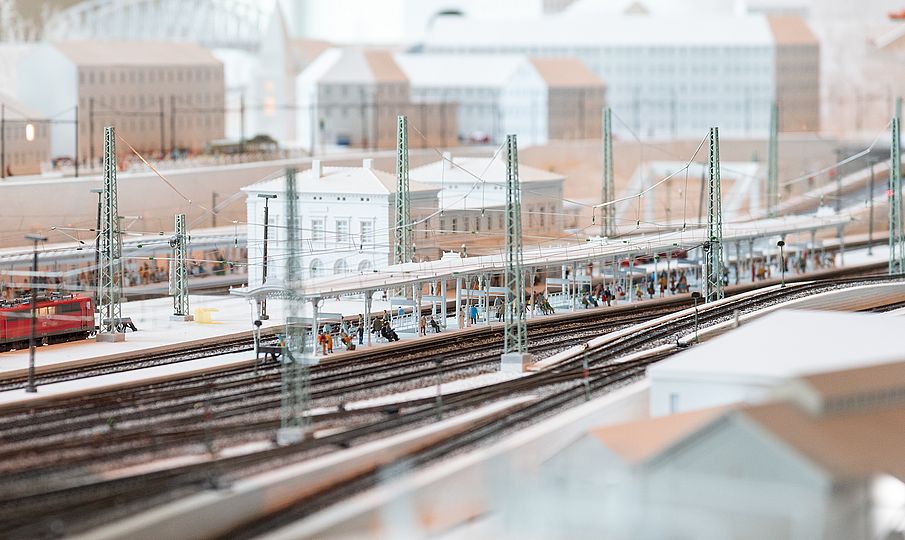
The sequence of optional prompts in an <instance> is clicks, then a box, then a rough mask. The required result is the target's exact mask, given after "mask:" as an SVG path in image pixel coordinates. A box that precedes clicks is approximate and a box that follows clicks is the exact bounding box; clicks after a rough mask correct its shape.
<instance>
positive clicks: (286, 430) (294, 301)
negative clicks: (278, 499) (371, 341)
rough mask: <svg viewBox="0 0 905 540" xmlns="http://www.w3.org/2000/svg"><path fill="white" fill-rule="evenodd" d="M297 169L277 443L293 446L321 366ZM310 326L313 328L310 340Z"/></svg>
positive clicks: (289, 225) (290, 204)
mask: <svg viewBox="0 0 905 540" xmlns="http://www.w3.org/2000/svg"><path fill="white" fill-rule="evenodd" d="M295 174H296V172H295V169H292V168H290V169H287V170H286V248H287V252H288V253H287V255H288V256H287V257H286V282H285V283H286V288H287V289H288V291H289V292H290V294H288V295H287V298H286V299H285V300H284V301H285V312H286V327H285V333H284V337H283V343H282V346H283V354H282V355H281V356H280V359H281V360H282V376H281V388H280V429H279V431H277V443H278V444H280V445H287V444H293V443H297V442H300V441H302V440H303V439H304V438H305V435H306V434H307V432H308V428H309V424H310V418H309V416H308V415H307V411H308V406H309V402H310V397H311V393H310V386H309V377H308V375H309V372H308V370H309V368H310V366H312V365H314V364H316V363H317V361H316V360H315V356H314V350H313V347H314V346H315V342H314V336H316V335H317V319H316V318H315V317H312V319H311V321H310V323H308V321H306V320H305V319H304V318H302V316H301V315H302V307H303V300H302V298H303V296H304V295H303V292H304V291H303V289H302V271H301V269H302V260H301V259H302V246H301V234H300V232H301V229H300V227H299V223H300V222H301V220H300V219H299V212H298V198H299V197H298V191H297V189H296V180H295ZM308 327H310V328H311V336H312V339H311V340H310V343H311V348H309V340H308V339H307V333H308V332H307V330H308Z"/></svg>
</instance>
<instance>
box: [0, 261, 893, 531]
mask: <svg viewBox="0 0 905 540" xmlns="http://www.w3.org/2000/svg"><path fill="white" fill-rule="evenodd" d="M872 271H874V270H873V269H871V268H864V267H860V268H856V269H854V270H852V269H839V270H835V271H833V272H834V273H835V274H836V275H837V276H840V277H835V278H832V279H829V278H826V279H821V280H818V281H804V282H803V283H799V284H794V285H793V284H790V285H788V286H787V287H786V288H779V287H776V286H772V287H768V288H766V289H764V290H762V291H758V290H749V291H748V292H744V291H745V290H747V289H750V288H751V287H750V286H748V287H739V288H738V290H737V291H732V292H736V293H738V294H737V296H734V297H733V296H727V298H726V300H724V301H722V302H720V303H718V304H717V305H714V306H704V305H702V306H700V309H699V313H698V315H697V317H696V316H695V314H694V313H693V312H692V311H691V310H689V309H687V308H688V307H689V306H690V305H691V298H690V297H689V296H688V295H677V296H674V297H670V298H668V299H665V300H664V301H653V302H649V303H642V304H639V305H633V306H623V307H618V308H609V309H608V308H599V309H594V310H587V311H581V312H576V313H570V314H562V315H554V316H549V317H540V318H535V319H532V320H531V321H530V322H529V325H528V328H529V347H530V350H531V351H532V353H533V354H534V355H535V358H536V359H538V360H543V359H544V358H548V357H551V356H553V355H557V354H558V353H563V351H565V350H567V349H569V348H570V347H573V346H574V345H576V344H579V343H583V342H586V341H588V340H590V339H592V338H595V337H597V336H601V335H605V334H612V333H613V332H617V331H625V332H627V333H625V334H624V335H621V337H618V338H617V339H614V340H612V341H610V342H607V343H605V344H603V345H600V346H591V347H588V348H587V350H586V352H585V353H583V354H578V355H575V354H573V355H571V356H570V355H568V354H566V355H565V357H564V359H563V360H562V361H560V362H558V363H556V364H555V365H551V366H546V367H545V368H542V369H541V370H539V371H537V372H534V373H526V374H524V375H522V376H519V377H514V378H510V379H508V380H502V381H495V382H489V383H487V384H484V385H481V386H478V387H474V388H468V389H463V390H459V391H455V392H450V393H444V394H443V395H442V400H441V401H438V398H437V397H434V396H432V397H422V398H417V399H402V398H400V399H396V400H394V399H393V398H392V396H393V394H397V393H400V392H405V391H407V390H411V389H415V388H423V387H430V386H431V385H433V384H438V383H439V382H443V383H447V382H450V381H453V380H456V379H462V378H468V377H475V376H480V375H482V374H484V375H486V374H489V373H492V372H495V371H497V370H498V369H499V358H500V353H501V351H502V347H501V344H500V337H501V332H502V329H501V327H500V326H499V325H488V326H478V327H475V328H471V329H467V330H462V331H459V333H454V334H440V335H437V336H431V337H428V338H422V339H419V340H412V341H405V342H399V343H395V344H388V345H384V346H380V347H374V348H371V349H367V350H362V351H355V352H350V353H343V354H341V355H337V356H336V357H334V358H330V359H329V360H328V361H325V362H323V363H322V364H320V365H317V366H314V367H312V368H311V369H310V375H309V387H310V390H309V391H310V399H311V402H310V414H309V420H310V422H311V426H310V430H311V433H313V437H310V438H307V439H306V440H304V441H303V442H300V443H297V444H292V445H288V446H274V445H273V444H272V439H273V433H274V430H275V429H276V428H278V427H279V426H280V418H279V410H280V370H279V366H278V365H277V364H276V363H274V362H264V363H261V364H259V365H255V362H254V361H253V360H248V361H247V362H244V363H243V364H241V365H232V366H230V367H227V368H223V369H217V370H210V371H207V372H204V373H199V374H192V375H188V376H184V377H177V376H174V377H173V378H172V379H170V380H165V381H159V380H157V381H153V382H150V383H144V382H142V381H141V379H137V380H135V381H133V382H130V383H128V384H122V385H120V386H119V387H116V388H111V389H99V390H97V391H93V392H86V393H84V394H83V395H77V396H61V397H58V398H55V397H53V396H47V397H44V398H42V399H40V400H38V401H35V402H22V403H19V404H15V403H12V404H6V405H4V406H3V407H2V408H0V434H2V435H0V456H2V457H3V460H2V463H3V465H2V467H0V493H2V495H0V522H2V523H4V534H5V535H9V536H11V537H54V536H59V535H62V534H66V535H71V534H76V533H80V532H85V531H88V530H90V529H91V528H92V527H96V526H100V525H103V524H104V523H108V522H110V521H111V520H115V519H118V518H123V517H125V516H128V515H130V514H132V513H134V512H137V511H140V510H146V509H148V508H151V507H153V506H155V505H159V504H163V503H165V502H168V501H172V500H176V499H178V498H180V497H185V496H187V495H189V494H192V493H197V492H199V491H203V490H206V489H226V488H227V486H229V485H230V484H232V483H233V482H235V481H237V480H240V479H241V478H244V477H248V476H251V475H255V474H259V473H261V472H262V471H266V470H271V469H274V468H278V467H280V466H281V465H286V464H288V463H295V462H299V461H304V460H309V459H312V458H315V457H317V456H323V455H325V454H327V453H330V452H332V451H336V450H338V449H343V448H350V447H355V446H359V445H361V444H363V443H365V442H367V441H372V440H375V439H381V438H385V437H388V436H390V435H392V434H394V433H400V432H402V431H404V430H409V429H413V428H415V427H418V426H424V425H426V424H430V423H431V422H434V421H436V420H437V419H438V418H440V417H444V418H445V417H451V416H455V415H458V414H460V413H464V412H467V411H470V410H476V409H478V408H480V407H482V406H484V405H486V404H488V403H492V402H494V401H498V400H501V399H504V398H511V397H514V396H531V400H530V401H529V402H527V403H525V404H522V405H520V406H519V407H518V408H517V409H516V410H514V411H512V412H510V413H509V414H507V415H505V416H503V417H494V418H489V419H486V420H484V421H482V422H479V423H478V424H476V425H474V426H472V427H470V428H469V429H467V430H466V431H464V432H462V433H459V434H458V435H457V436H455V437H451V438H449V439H448V440H443V441H441V442H439V443H437V444H434V445H431V446H430V447H428V448H425V449H423V450H421V451H419V452H415V453H413V454H411V455H408V456H405V457H404V458H402V459H400V460H397V463H395V464H394V466H401V467H405V468H415V467H418V466H421V465H424V464H427V463H430V462H432V461H434V460H437V459H440V458H442V457H443V456H446V455H450V454H452V453H455V452H458V451H463V450H467V449H470V448H473V447H475V446H479V445H482V444H487V443H488V442H490V441H493V440H496V439H498V438H499V437H501V436H503V435H505V434H506V433H509V432H511V431H512V430H515V429H518V428H520V427H523V426H525V425H528V424H530V423H532V422H535V421H539V420H541V419H543V418H545V417H547V416H548V415H550V414H552V413H555V412H556V411H559V410H562V409H563V408H564V407H568V406H570V404H574V403H580V402H583V401H584V400H585V399H587V398H588V397H590V396H596V395H600V394H601V393H605V392H607V391H608V390H611V389H612V388H615V387H619V386H620V385H621V384H625V383H626V382H630V381H633V380H636V379H637V378H638V377H640V376H642V375H643V373H644V371H645V369H646V367H647V366H648V365H650V364H651V363H654V362H656V361H658V360H660V359H661V358H663V357H665V356H667V355H670V354H672V353H673V352H675V351H677V350H679V348H678V347H676V346H675V345H676V344H677V343H678V340H680V339H681V338H687V337H688V336H689V335H690V334H693V333H694V331H695V320H697V324H698V325H699V327H700V328H701V329H706V328H707V327H710V326H713V325H717V324H719V323H725V322H726V321H730V320H732V318H733V317H737V316H738V315H739V314H742V315H744V314H746V313H751V312H754V311H757V310H761V309H764V308H767V307H769V306H773V305H776V304H779V303H783V302H788V301H791V300H795V299H801V298H806V297H810V296H813V295H816V294H819V293H823V292H826V291H831V290H841V289H846V288H852V287H858V286H864V285H874V284H883V283H891V282H892V283H895V282H897V281H899V278H898V277H896V276H892V277H885V276H884V277H880V276H867V277H841V276H844V275H846V274H848V275H856V276H857V275H861V274H865V273H871V272H872ZM804 279H806V278H805V277H800V278H799V280H801V281H803V280H804ZM790 281H791V280H790ZM901 303H902V299H897V300H895V301H894V302H892V301H891V306H890V308H892V307H897V306H899V305H900V304H901ZM871 309H882V307H881V306H875V307H873V308H871ZM658 321H660V322H658ZM642 323H644V324H643V325H642V327H641V329H640V330H638V331H631V328H632V327H633V325H639V324H642ZM247 341H248V338H246V339H245V344H243V343H242V341H241V340H236V341H229V342H226V343H222V344H218V345H216V346H211V347H210V348H209V349H205V350H199V349H198V348H193V349H191V350H189V351H182V352H168V353H167V354H166V355H161V356H160V357H159V358H143V359H133V360H126V359H123V360H119V361H117V362H116V363H113V364H111V365H105V366H84V365H83V366H80V367H79V368H78V370H76V369H75V368H73V369H72V370H70V369H63V370H50V371H47V372H45V373H42V374H41V375H40V377H41V378H39V381H40V382H41V384H50V385H51V386H52V384H53V383H54V382H55V381H59V380H66V379H67V378H72V377H76V376H83V377H90V376H92V375H97V374H102V373H105V372H107V371H111V370H112V371H123V370H139V369H141V368H143V367H147V366H148V365H151V364H152V363H157V364H160V363H167V362H179V361H181V360H186V359H188V358H197V357H199V356H205V355H217V354H223V353H226V352H235V351H242V350H250V349H251V348H250V347H249V346H248V344H247ZM626 358H628V359H627V360H626ZM620 359H623V360H622V361H620ZM130 362H131V363H130ZM583 362H586V363H587V364H586V367H585V366H584V365H583ZM2 383H3V384H4V390H13V389H16V388H20V387H21V385H22V384H23V381H22V380H21V379H18V378H16V377H12V378H10V379H8V380H4V381H2ZM375 398H376V399H380V398H383V402H381V403H378V404H371V405H369V404H368V403H367V401H366V400H369V399H375ZM387 398H389V399H387ZM356 402H362V404H360V405H359V404H357V403H356ZM378 478H379V471H378V470H376V469H375V470H371V471H369V472H367V473H366V474H361V475H357V476H355V477H354V478H347V479H343V480H342V481H340V482H337V484H336V485H334V486H331V487H329V488H327V489H324V490H322V491H321V492H319V493H317V494H316V495H312V496H308V497H305V498H303V499H302V500H300V501H296V502H294V503H293V504H291V505H288V506H286V507H283V508H280V509H278V510H277V511H275V512H274V513H273V514H271V515H267V516H261V517H259V518H258V519H256V520H254V521H252V522H250V523H246V524H243V525H242V526H241V527H239V528H237V529H235V530H230V531H229V532H228V534H225V537H230V538H233V537H253V536H255V535H258V534H261V533H263V532H266V531H269V530H273V529H276V528H279V527H281V526H283V525H285V524H288V523H291V522H293V521H296V520H298V519H301V518H303V517H305V516H306V515H309V514H311V513H312V512H314V511H316V510H317V509H319V508H323V507H325V506H328V505H330V504H332V503H334V502H337V501H339V500H342V499H344V498H346V497H348V496H350V495H351V494H354V493H357V492H359V491H361V490H364V489H366V488H368V487H370V486H373V485H374V484H375V483H376V482H377V481H378Z"/></svg>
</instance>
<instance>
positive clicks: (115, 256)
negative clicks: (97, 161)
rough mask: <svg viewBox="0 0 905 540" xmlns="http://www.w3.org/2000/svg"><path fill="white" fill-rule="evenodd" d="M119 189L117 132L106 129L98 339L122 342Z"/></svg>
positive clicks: (98, 286)
mask: <svg viewBox="0 0 905 540" xmlns="http://www.w3.org/2000/svg"><path fill="white" fill-rule="evenodd" d="M117 201H118V197H117V186H116V131H115V130H114V128H113V127H110V126H108V127H105V128H104V191H103V193H102V194H101V230H100V240H101V242H100V266H99V268H98V282H97V289H98V306H99V309H98V313H99V314H100V321H99V323H98V326H99V331H98V339H99V340H101V341H110V340H112V341H119V340H120V339H122V337H123V336H124V334H123V330H122V324H121V319H122V306H121V304H120V302H121V298H122V286H123V285H122V284H123V266H122V232H121V231H120V224H119V209H118V203H117Z"/></svg>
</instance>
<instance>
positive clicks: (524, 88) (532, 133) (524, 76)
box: [500, 63, 548, 146]
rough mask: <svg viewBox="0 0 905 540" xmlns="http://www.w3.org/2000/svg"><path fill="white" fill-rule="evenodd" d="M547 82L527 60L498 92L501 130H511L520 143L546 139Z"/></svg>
mask: <svg viewBox="0 0 905 540" xmlns="http://www.w3.org/2000/svg"><path fill="white" fill-rule="evenodd" d="M547 103H548V102H547V84H546V82H545V81H544V80H543V79H542V78H541V76H540V75H539V74H538V73H537V71H535V70H534V69H533V68H532V67H530V65H529V64H527V63H526V64H522V66H521V67H519V69H518V70H516V72H515V73H514V74H513V75H512V78H511V79H510V80H509V81H508V82H507V84H506V86H504V87H503V88H502V91H501V92H500V109H501V111H502V126H501V127H502V131H503V133H501V134H500V138H501V139H503V138H505V136H506V135H507V134H510V133H514V134H516V135H517V136H518V142H519V145H524V146H532V145H540V144H546V142H547V119H548V115H547Z"/></svg>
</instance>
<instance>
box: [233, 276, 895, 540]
mask: <svg viewBox="0 0 905 540" xmlns="http://www.w3.org/2000/svg"><path fill="white" fill-rule="evenodd" d="M901 280H902V277H901V276H895V277H888V276H882V277H877V278H874V279H871V278H867V279H865V278H854V279H847V280H836V281H835V282H833V283H831V284H827V283H813V284H805V285H799V286H797V287H794V288H788V289H780V290H774V291H769V292H766V293H763V294H759V295H756V296H753V297H745V298H740V299H738V300H736V301H731V302H728V303H726V304H724V305H722V306H719V307H718V308H716V309H712V310H704V311H701V312H699V313H698V316H697V318H698V325H699V326H701V327H706V326H711V325H713V324H718V323H720V322H723V321H725V320H728V319H730V318H732V317H734V315H735V313H736V312H740V313H747V312H751V311H754V310H757V309H763V308H765V307H769V306H770V305H774V304H776V303H778V302H785V301H789V300H793V299H795V298H801V297H804V296H809V295H812V294H818V293H820V292H825V291H827V290H832V289H838V288H844V287H851V286H857V285H861V284H871V283H881V282H889V281H901ZM694 319H695V316H694V315H693V314H692V315H686V316H682V317H678V318H674V319H673V320H671V321H667V322H663V323H661V324H658V325H656V326H653V327H650V328H647V329H645V330H644V331H643V332H639V333H635V334H631V335H628V336H626V337H624V338H621V339H618V340H615V341H613V342H610V343H607V344H606V345H604V346H602V347H600V348H596V349H591V350H589V351H588V352H587V353H586V355H585V356H586V358H582V359H575V360H572V361H570V362H567V363H564V364H561V365H559V366H558V367H557V368H556V369H555V370H551V371H548V372H541V373H535V374H532V375H529V376H526V377H524V378H522V379H519V380H517V381H513V382H512V383H504V384H502V385H498V386H499V388H498V389H497V391H498V392H499V394H498V398H502V397H504V396H506V397H508V396H512V395H518V394H519V393H525V392H526V390H527V389H530V390H531V391H536V390H537V389H538V388H540V387H544V386H551V385H561V384H563V383H565V382H567V381H571V382H572V384H570V385H568V386H567V387H566V388H563V389H559V390H557V391H554V392H552V393H550V394H548V395H546V396H545V397H543V398H542V399H540V400H539V401H536V402H534V403H530V404H527V405H524V406H522V407H520V408H519V409H518V410H516V411H513V412H511V413H509V414H508V415H507V416H506V417H504V418H502V419H491V420H488V421H486V422H485V423H483V424H482V425H479V426H476V427H474V428H472V429H470V430H469V431H468V432H466V433H463V434H459V435H457V436H456V437H455V438H453V439H449V440H446V441H444V442H442V443H440V444H438V445H435V446H433V447H431V448H429V449H427V450H425V451H422V452H419V453H418V454H416V455H413V456H410V457H407V458H404V459H402V460H398V461H397V462H395V463H393V464H390V465H388V466H387V467H385V468H389V467H392V468H393V469H396V470H402V471H406V470H413V469H415V468H417V467H421V466H423V465H425V464H428V463H431V462H434V461H436V460H438V459H441V458H443V457H444V456H448V455H450V454H452V453H454V452H460V451H464V450H468V449H471V448H473V447H475V446H477V445H480V444H483V443H486V442H487V441H489V440H494V439H498V438H499V437H501V436H503V435H505V434H506V433H509V432H512V431H514V430H516V429H519V428H521V427H524V426H526V425H528V424H530V423H533V422H536V421H537V419H539V418H544V417H546V416H547V415H549V414H552V413H554V412H556V411H558V410H561V409H562V408H563V407H566V406H568V405H569V404H570V403H574V402H577V401H582V400H585V399H587V398H588V397H590V396H592V395H596V394H599V393H601V392H603V391H606V390H610V389H612V388H614V387H616V386H618V385H621V384H624V383H626V382H630V381H633V380H636V379H637V378H639V377H641V376H642V375H643V373H644V371H645V369H646V368H647V366H649V365H650V364H652V363H655V362H657V361H660V360H662V359H663V358H665V357H667V356H670V355H671V354H673V353H674V352H677V351H678V350H679V349H678V347H677V348H676V349H675V351H673V352H670V353H662V354H659V355H657V356H652V357H648V358H643V359H639V360H634V361H628V362H623V363H619V364H613V363H612V362H613V361H615V360H617V359H618V358H620V357H624V356H627V355H630V354H633V353H637V352H640V351H642V350H649V349H653V348H656V347H659V346H660V345H664V344H668V343H677V340H678V338H680V337H684V336H686V335H689V334H691V333H692V332H693V331H694V328H695V320H694ZM585 361H587V363H588V365H589V366H590V370H589V371H588V372H587V376H585V375H584V371H583V369H582V367H583V363H584V362H585ZM445 399H446V398H445V397H444V400H445ZM381 478H382V470H375V471H371V472H370V473H367V474H364V475H362V476H360V477H359V478H356V479H355V480H352V481H350V482H345V483H343V484H342V485H339V486H335V487H334V488H333V489H330V490H327V491H325V492H323V493H321V494H319V495H317V496H315V497H310V498H307V499H305V500H302V501H298V502H297V503H295V504H293V505H292V506H290V507H288V508H286V509H283V510H281V511H278V512H276V513H274V514H272V515H270V516H267V517H266V518H263V519H260V520H258V521H256V522H254V523H250V524H247V525H245V526H243V527H241V528H239V529H236V530H232V531H230V532H229V534H228V538H230V539H242V538H253V537H255V536H258V535H260V534H263V533H266V532H269V531H273V530H275V529H277V528H279V527H282V526H285V525H288V524H290V523H293V522H295V521H297V520H299V519H303V518H305V517H307V516H309V515H311V514H313V513H314V512H316V511H318V510H320V509H323V508H325V507H327V506H330V505H331V504H335V503H337V502H340V501H342V500H344V499H346V498H348V497H350V496H352V495H354V494H356V493H358V492H360V491H364V490H366V489H370V488H372V487H375V486H377V485H378V483H379V482H380V480H381ZM226 537H227V536H224V538H226Z"/></svg>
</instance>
